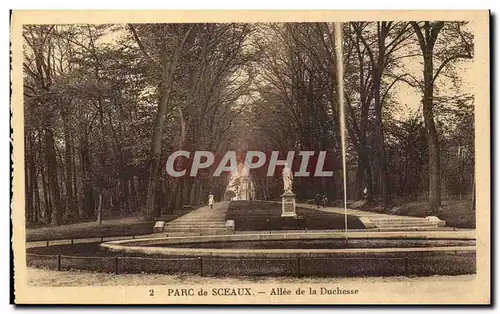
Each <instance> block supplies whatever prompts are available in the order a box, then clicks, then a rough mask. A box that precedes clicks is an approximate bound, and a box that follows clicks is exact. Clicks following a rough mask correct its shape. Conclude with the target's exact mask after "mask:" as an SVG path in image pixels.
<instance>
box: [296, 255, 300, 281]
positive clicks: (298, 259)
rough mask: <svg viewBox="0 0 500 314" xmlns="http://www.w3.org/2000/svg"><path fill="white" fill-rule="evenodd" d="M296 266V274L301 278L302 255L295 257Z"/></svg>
mask: <svg viewBox="0 0 500 314" xmlns="http://www.w3.org/2000/svg"><path fill="white" fill-rule="evenodd" d="M295 266H296V272H297V277H300V255H299V254H297V256H296V257H295Z"/></svg>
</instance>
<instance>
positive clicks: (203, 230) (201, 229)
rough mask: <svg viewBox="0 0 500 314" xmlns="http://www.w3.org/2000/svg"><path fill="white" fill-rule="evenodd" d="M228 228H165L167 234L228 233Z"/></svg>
mask: <svg viewBox="0 0 500 314" xmlns="http://www.w3.org/2000/svg"><path fill="white" fill-rule="evenodd" d="M226 230H227V229H226V228H216V227H215V228H182V227H180V228H172V227H171V228H164V229H163V231H166V232H205V231H226Z"/></svg>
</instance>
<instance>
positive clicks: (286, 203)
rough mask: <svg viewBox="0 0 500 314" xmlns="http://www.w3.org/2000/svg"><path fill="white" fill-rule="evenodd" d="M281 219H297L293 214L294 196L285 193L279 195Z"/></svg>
mask: <svg viewBox="0 0 500 314" xmlns="http://www.w3.org/2000/svg"><path fill="white" fill-rule="evenodd" d="M281 217H294V218H295V217H297V214H296V213H295V194H293V193H287V192H285V193H283V194H282V195H281Z"/></svg>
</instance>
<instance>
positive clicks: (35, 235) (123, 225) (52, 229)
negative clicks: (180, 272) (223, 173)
mask: <svg viewBox="0 0 500 314" xmlns="http://www.w3.org/2000/svg"><path fill="white" fill-rule="evenodd" d="M185 213H187V212H186V211H179V213H177V214H174V215H169V216H164V217H162V218H161V220H163V221H170V220H173V219H175V218H177V217H179V216H182V215H183V214H185ZM153 226H154V222H152V221H142V220H139V219H138V218H137V217H128V218H117V219H108V220H103V221H102V225H99V224H98V223H97V222H95V221H92V222H82V223H73V224H67V225H60V226H45V227H36V228H27V229H26V241H46V240H65V239H82V238H100V237H120V236H132V235H142V234H149V233H152V232H153Z"/></svg>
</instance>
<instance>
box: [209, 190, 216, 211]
mask: <svg viewBox="0 0 500 314" xmlns="http://www.w3.org/2000/svg"><path fill="white" fill-rule="evenodd" d="M214 203H215V200H214V195H213V194H212V192H210V194H208V205H209V206H210V209H213V208H214Z"/></svg>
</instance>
